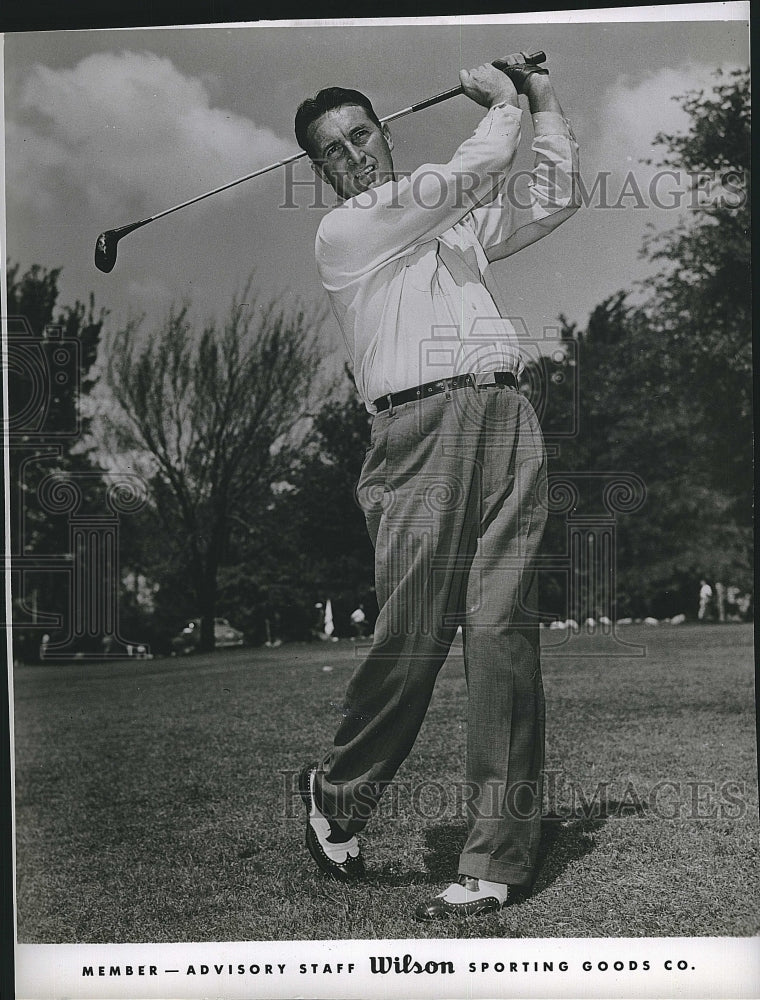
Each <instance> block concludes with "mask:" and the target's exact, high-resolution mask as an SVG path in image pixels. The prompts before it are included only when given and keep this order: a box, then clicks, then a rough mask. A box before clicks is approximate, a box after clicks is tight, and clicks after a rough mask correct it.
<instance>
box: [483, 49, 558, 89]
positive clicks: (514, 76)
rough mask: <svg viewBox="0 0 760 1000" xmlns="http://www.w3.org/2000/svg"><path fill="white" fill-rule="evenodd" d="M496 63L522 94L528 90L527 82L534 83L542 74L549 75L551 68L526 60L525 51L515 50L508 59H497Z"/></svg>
mask: <svg viewBox="0 0 760 1000" xmlns="http://www.w3.org/2000/svg"><path fill="white" fill-rule="evenodd" d="M496 64H497V66H499V68H500V70H501V72H503V73H505V74H506V75H507V76H508V77H509V79H510V80H511V81H512V83H514V85H515V87H516V88H517V90H518V93H520V94H525V93H526V92H527V90H526V84H527V83H532V82H533V81H534V80H536V79H537V78H539V77H540V76H544V77H545V76H548V75H549V70H548V69H546V67H545V66H540V65H538V64H536V63H529V62H526V61H525V53H524V52H514V53H513V54H512V55H511V56H507V57H506V59H497V60H496Z"/></svg>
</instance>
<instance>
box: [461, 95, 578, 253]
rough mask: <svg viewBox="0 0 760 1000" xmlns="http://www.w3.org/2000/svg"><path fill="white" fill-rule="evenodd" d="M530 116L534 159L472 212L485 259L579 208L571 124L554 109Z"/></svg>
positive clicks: (526, 242) (526, 241) (518, 245)
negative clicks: (524, 172) (525, 170)
mask: <svg viewBox="0 0 760 1000" xmlns="http://www.w3.org/2000/svg"><path fill="white" fill-rule="evenodd" d="M532 118H533V130H534V139H533V144H532V148H533V151H534V153H535V161H534V165H533V169H532V171H531V172H530V176H529V177H527V178H526V177H525V176H524V175H523V176H521V175H520V173H517V174H514V175H513V176H512V177H510V178H509V180H507V179H506V178H503V179H502V181H501V183H500V185H499V189H498V192H497V194H496V197H495V198H494V199H493V200H492V201H490V202H489V203H488V204H483V205H480V206H479V207H477V208H475V209H474V210H473V212H472V214H471V219H472V223H473V225H474V227H475V231H476V234H477V237H478V240H479V242H480V244H481V246H482V247H483V249H484V250H485V253H486V256H487V258H488V260H489V261H495V260H501V259H503V258H504V257H509V256H511V255H512V254H514V253H517V251H518V250H522V249H523V248H524V247H527V246H530V244H531V243H535V242H536V241H537V240H540V239H541V238H542V237H544V236H546V235H547V233H550V232H552V230H554V229H556V228H557V227H558V226H559V225H561V224H562V223H563V222H564V221H565V220H566V219H569V218H570V216H571V215H573V214H574V213H575V212H576V211H577V210H578V208H579V207H580V200H579V194H578V183H577V177H578V143H577V142H576V140H575V136H574V135H573V132H572V128H571V126H570V123H569V122H568V121H567V119H566V118H564V117H563V116H562V115H560V114H557V113H556V112H553V111H539V112H537V113H536V114H534V115H533V116H532ZM525 180H527V184H522V185H521V184H520V182H521V181H525Z"/></svg>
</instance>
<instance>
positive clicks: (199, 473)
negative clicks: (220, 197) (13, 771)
mask: <svg viewBox="0 0 760 1000" xmlns="http://www.w3.org/2000/svg"><path fill="white" fill-rule="evenodd" d="M189 309H190V307H189V304H184V305H182V306H181V307H179V308H173V309H172V310H171V312H170V314H169V316H168V318H167V320H166V322H165V323H164V324H163V325H162V326H161V327H160V328H159V329H156V330H154V331H152V332H151V334H150V337H149V339H148V341H147V343H146V342H145V341H143V342H142V344H141V343H140V329H141V324H140V323H133V324H130V325H129V326H127V328H126V329H125V330H123V331H122V332H121V334H120V335H119V336H118V337H117V338H116V341H115V345H114V348H113V351H112V353H111V357H110V362H109V366H108V373H107V383H108V386H109V389H110V392H111V394H112V395H113V399H114V402H115V404H116V410H115V412H114V413H113V414H112V416H111V417H110V419H109V420H108V424H109V427H110V431H111V432H112V434H113V438H114V440H115V442H116V446H117V447H118V448H119V449H120V450H121V451H134V452H136V453H143V454H147V455H148V456H149V457H150V461H151V465H152V477H151V486H152V506H153V508H154V510H155V511H156V513H157V515H158V516H159V517H160V519H161V522H162V525H163V528H164V531H165V533H166V537H167V539H169V540H170V543H171V546H172V550H173V552H174V554H175V556H176V563H175V568H176V567H179V566H186V568H187V573H188V584H189V586H190V587H191V589H192V593H193V597H194V599H195V601H196V603H197V608H198V611H199V613H200V616H201V647H202V648H204V649H212V648H213V644H214V617H215V612H216V606H217V596H218V581H219V572H220V568H221V567H222V566H223V565H225V564H226V563H230V562H232V563H234V562H235V561H236V558H235V553H234V552H233V551H232V550H231V546H230V542H231V539H232V537H233V529H234V525H235V524H236V523H238V522H241V523H243V524H244V525H245V524H247V525H250V524H251V523H252V522H254V521H255V520H256V519H257V518H258V517H259V516H260V515H261V514H262V512H263V511H265V510H266V507H267V505H268V504H269V503H270V502H271V500H272V496H273V493H272V487H273V484H274V483H276V482H277V481H278V479H280V478H282V477H283V476H284V475H285V474H286V472H287V467H286V462H285V457H286V455H287V450H286V448H285V447H284V445H285V443H286V442H287V440H288V436H289V435H290V434H291V433H292V432H293V431H294V429H295V428H297V426H298V425H299V423H300V422H301V421H303V419H304V417H305V415H306V413H307V411H308V408H309V403H310V399H311V392H312V390H313V388H314V386H315V384H316V379H317V375H318V372H319V360H320V359H319V356H318V352H317V349H316V346H315V340H314V333H315V329H316V327H317V326H318V324H319V322H320V320H321V317H320V315H318V314H316V313H315V314H312V315H308V314H307V313H306V312H305V311H304V310H303V309H302V308H295V309H291V310H286V309H285V308H284V307H283V306H282V305H280V304H278V303H276V302H272V303H269V304H262V303H259V302H258V301H257V300H256V298H255V296H253V295H252V294H251V287H250V282H249V284H248V285H247V286H246V288H245V289H244V290H243V293H242V295H241V296H239V297H236V298H235V299H234V300H233V302H232V305H231V307H230V310H229V314H228V316H227V318H226V320H225V322H224V324H223V326H222V328H221V329H217V325H216V324H215V323H214V322H209V323H207V324H206V325H205V327H204V328H203V329H202V330H201V331H200V333H199V334H198V335H195V336H194V334H193V328H192V325H191V323H190V321H189Z"/></svg>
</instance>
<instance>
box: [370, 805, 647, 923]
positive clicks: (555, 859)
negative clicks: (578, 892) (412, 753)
mask: <svg viewBox="0 0 760 1000" xmlns="http://www.w3.org/2000/svg"><path fill="white" fill-rule="evenodd" d="M646 813H647V808H646V806H645V805H642V804H640V803H635V804H632V803H631V802H617V801H614V800H609V801H605V802H604V803H603V804H601V805H600V807H598V808H594V809H592V810H590V811H589V814H588V815H586V814H584V813H581V814H580V815H577V814H576V815H572V816H563V815H559V814H554V813H548V814H546V815H545V816H543V818H542V820H541V843H540V845H539V849H538V861H537V864H536V877H535V879H534V881H533V884H532V885H531V886H526V887H525V888H520V887H515V888H514V890H510V903H511V904H512V905H515V904H519V903H523V902H525V901H526V900H528V899H529V898H531V897H533V896H537V895H539V894H540V893H541V892H543V891H544V890H545V889H546V888H548V886H550V885H551V884H552V883H553V882H555V881H556V880H557V879H558V878H559V877H560V876H561V875H562V874H563V872H565V871H566V870H567V869H568V868H569V867H570V866H571V865H572V864H573V863H574V862H576V861H579V860H580V859H581V858H583V857H585V855H587V854H590V853H591V852H592V851H593V850H594V848H595V843H594V834H595V833H596V832H597V831H598V830H600V829H601V828H602V827H603V826H604V824H605V823H606V822H607V821H608V820H609V819H617V818H621V817H626V816H632V815H637V816H641V815H646ZM466 837H467V827H466V825H465V824H464V823H461V822H459V823H441V824H438V825H437V826H431V827H429V828H428V829H427V830H426V831H425V841H426V844H427V847H428V851H427V853H426V855H425V859H424V861H425V867H426V870H425V871H424V872H420V871H408V872H393V873H391V872H383V871H382V870H379V871H374V872H372V873H371V875H370V880H371V881H373V882H375V883H376V884H379V885H386V886H400V885H433V884H438V883H440V882H445V881H447V880H449V879H451V878H452V877H453V875H454V873H456V871H457V870H458V865H459V852H460V851H461V849H462V845H463V844H464V842H465V840H466Z"/></svg>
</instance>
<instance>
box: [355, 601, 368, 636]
mask: <svg viewBox="0 0 760 1000" xmlns="http://www.w3.org/2000/svg"><path fill="white" fill-rule="evenodd" d="M351 627H352V628H353V630H354V633H355V636H356V638H357V639H363V638H364V637H365V636H366V635H367V631H368V626H367V616H366V614H365V613H364V605H363V604H360V605H359V607H358V608H356V610H354V611H352V612H351Z"/></svg>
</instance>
